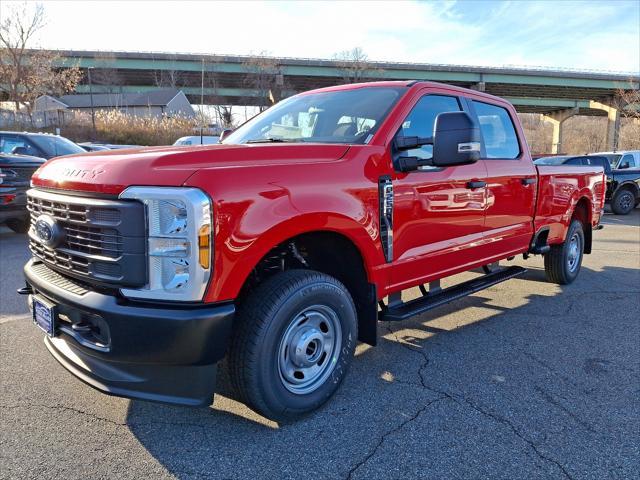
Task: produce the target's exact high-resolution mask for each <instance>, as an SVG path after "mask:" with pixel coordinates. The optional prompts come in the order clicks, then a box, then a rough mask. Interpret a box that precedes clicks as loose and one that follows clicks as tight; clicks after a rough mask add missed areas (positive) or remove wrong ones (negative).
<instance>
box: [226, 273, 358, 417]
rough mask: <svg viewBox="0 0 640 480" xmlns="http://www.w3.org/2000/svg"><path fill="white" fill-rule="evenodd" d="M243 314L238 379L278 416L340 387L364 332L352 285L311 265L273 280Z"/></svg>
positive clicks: (263, 409) (252, 401)
mask: <svg viewBox="0 0 640 480" xmlns="http://www.w3.org/2000/svg"><path fill="white" fill-rule="evenodd" d="M236 322H237V323H236V326H235V329H234V334H233V339H232V342H231V348H230V352H229V369H230V376H231V383H232V385H233V387H234V389H235V390H236V392H237V393H238V395H239V396H240V398H241V400H242V401H244V402H245V403H246V404H247V405H249V406H250V407H252V408H253V409H255V410H256V411H257V412H259V413H260V414H262V415H264V416H265V417H268V418H270V419H272V420H275V421H288V420H293V419H295V418H297V417H300V416H302V415H304V414H307V413H309V412H311V411H313V410H315V409H317V408H318V407H320V406H321V405H322V404H323V403H324V402H326V401H327V400H328V399H329V398H330V397H331V396H332V395H333V394H334V392H335V391H336V390H337V389H338V387H339V385H340V383H341V382H342V380H343V378H344V376H345V374H346V372H347V369H348V367H349V365H350V363H351V360H352V358H353V354H354V351H355V346H356V339H357V336H358V335H357V317H356V310H355V306H354V304H353V300H352V299H351V296H350V295H349V292H348V291H347V289H346V288H345V286H344V285H343V284H342V283H340V282H339V281H338V280H336V279H335V278H333V277H330V276H328V275H325V274H323V273H320V272H315V271H309V270H289V271H285V272H282V273H279V274H276V275H274V276H273V277H271V278H269V279H268V280H266V281H265V282H264V283H263V284H261V285H260V286H258V287H257V288H256V290H255V291H253V292H252V293H250V296H249V297H248V299H247V300H246V301H245V303H244V304H243V305H241V307H240V308H239V311H238V318H237V320H236Z"/></svg>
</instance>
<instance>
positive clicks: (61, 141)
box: [0, 132, 86, 160]
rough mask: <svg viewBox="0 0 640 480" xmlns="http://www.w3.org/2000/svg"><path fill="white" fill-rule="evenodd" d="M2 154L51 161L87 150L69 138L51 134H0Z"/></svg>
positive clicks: (0, 150)
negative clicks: (54, 158)
mask: <svg viewBox="0 0 640 480" xmlns="http://www.w3.org/2000/svg"><path fill="white" fill-rule="evenodd" d="M0 153H4V154H13V155H27V156H31V157H40V158H44V159H46V160H49V159H50V158H53V157H61V156H63V155H73V154H76V153H86V150H84V149H83V148H82V147H80V146H79V145H78V144H76V143H73V142H72V141H71V140H69V139H67V138H64V137H61V136H59V135H52V134H50V133H29V132H0Z"/></svg>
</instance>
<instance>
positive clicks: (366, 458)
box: [346, 396, 445, 480]
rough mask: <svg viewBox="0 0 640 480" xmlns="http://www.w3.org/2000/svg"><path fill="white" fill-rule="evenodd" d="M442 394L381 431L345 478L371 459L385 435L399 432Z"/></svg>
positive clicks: (350, 476)
mask: <svg viewBox="0 0 640 480" xmlns="http://www.w3.org/2000/svg"><path fill="white" fill-rule="evenodd" d="M444 398H445V397H444V396H440V397H438V398H436V399H434V400H431V401H430V402H428V403H427V404H426V405H424V406H422V407H421V408H420V409H418V411H417V412H415V413H414V414H413V415H411V416H410V417H408V418H407V419H406V420H405V421H403V422H402V423H400V425H397V426H395V427H394V428H392V429H391V430H387V431H386V432H385V433H383V434H382V435H381V436H380V438H379V439H378V443H376V445H375V446H374V447H373V448H372V449H371V450H370V451H369V452H368V453H367V454H366V455H365V456H364V458H362V459H361V460H360V461H359V462H358V463H356V464H355V465H354V466H353V467H351V469H350V470H349V472H348V474H347V476H346V480H351V478H352V477H353V474H354V473H355V472H356V471H357V470H358V469H359V468H360V467H362V466H363V465H364V464H366V463H367V462H368V461H369V460H371V458H372V457H373V456H374V455H375V454H376V453H377V452H378V450H379V449H380V447H382V444H383V443H384V441H385V440H386V439H387V437H389V436H390V435H393V434H394V433H397V432H399V431H400V430H402V429H403V428H404V427H405V426H407V425H408V424H409V423H411V422H413V421H414V420H416V419H417V418H418V417H419V416H420V415H421V414H422V413H424V412H425V411H426V410H427V409H428V408H429V407H430V406H431V405H433V404H434V403H436V402H439V401H440V400H444Z"/></svg>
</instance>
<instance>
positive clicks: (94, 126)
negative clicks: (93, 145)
mask: <svg viewBox="0 0 640 480" xmlns="http://www.w3.org/2000/svg"><path fill="white" fill-rule="evenodd" d="M91 70H93V67H87V75H88V77H89V98H90V101H91V125H92V126H93V139H94V140H95V139H96V112H95V110H94V108H93V84H92V82H91Z"/></svg>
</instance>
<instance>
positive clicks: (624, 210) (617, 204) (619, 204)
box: [611, 188, 636, 215]
mask: <svg viewBox="0 0 640 480" xmlns="http://www.w3.org/2000/svg"><path fill="white" fill-rule="evenodd" d="M635 205H636V198H635V196H634V195H633V192H632V191H631V190H629V189H628V188H624V189H621V190H618V191H617V192H616V193H615V194H614V195H613V198H612V199H611V211H612V212H613V213H615V214H616V215H628V214H629V213H631V210H633V208H634V207H635Z"/></svg>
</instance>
